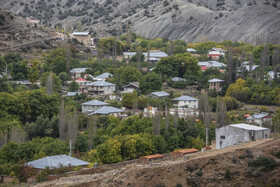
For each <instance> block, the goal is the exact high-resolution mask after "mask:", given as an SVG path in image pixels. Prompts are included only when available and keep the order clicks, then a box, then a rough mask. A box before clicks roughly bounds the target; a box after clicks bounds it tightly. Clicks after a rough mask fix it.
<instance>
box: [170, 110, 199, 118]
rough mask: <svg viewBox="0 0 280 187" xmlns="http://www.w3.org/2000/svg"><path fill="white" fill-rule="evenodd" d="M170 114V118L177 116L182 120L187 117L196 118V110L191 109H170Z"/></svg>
mask: <svg viewBox="0 0 280 187" xmlns="http://www.w3.org/2000/svg"><path fill="white" fill-rule="evenodd" d="M170 114H171V115H172V116H175V115H178V117H179V118H184V117H188V116H197V115H198V110H196V109H191V108H171V109H170Z"/></svg>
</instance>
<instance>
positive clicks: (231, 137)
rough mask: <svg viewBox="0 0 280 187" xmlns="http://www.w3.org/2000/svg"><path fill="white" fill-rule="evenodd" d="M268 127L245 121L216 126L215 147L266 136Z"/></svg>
mask: <svg viewBox="0 0 280 187" xmlns="http://www.w3.org/2000/svg"><path fill="white" fill-rule="evenodd" d="M269 134H270V129H268V128H263V127H259V126H255V125H248V124H245V123H240V124H234V125H228V126H225V127H221V128H216V149H222V148H224V147H228V146H232V145H235V144H240V143H246V142H249V141H255V140H261V139H264V138H268V137H269Z"/></svg>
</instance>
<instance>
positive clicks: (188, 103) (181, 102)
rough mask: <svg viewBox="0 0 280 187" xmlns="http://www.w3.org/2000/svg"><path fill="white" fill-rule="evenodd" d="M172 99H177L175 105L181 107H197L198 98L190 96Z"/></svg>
mask: <svg viewBox="0 0 280 187" xmlns="http://www.w3.org/2000/svg"><path fill="white" fill-rule="evenodd" d="M173 101H177V102H178V104H177V106H178V107H181V108H183V107H184V108H190V109H198V99H196V98H193V97H190V96H181V97H177V98H175V99H173Z"/></svg>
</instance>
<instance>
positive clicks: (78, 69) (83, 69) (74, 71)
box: [70, 68, 88, 73]
mask: <svg viewBox="0 0 280 187" xmlns="http://www.w3.org/2000/svg"><path fill="white" fill-rule="evenodd" d="M87 69H88V68H74V69H71V70H70V73H85V72H86V70H87Z"/></svg>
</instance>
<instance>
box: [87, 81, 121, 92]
mask: <svg viewBox="0 0 280 187" xmlns="http://www.w3.org/2000/svg"><path fill="white" fill-rule="evenodd" d="M86 91H87V92H88V93H89V94H92V95H110V94H113V93H114V92H115V91H116V85H115V84H113V83H110V82H106V81H95V82H91V83H88V84H86Z"/></svg>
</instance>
